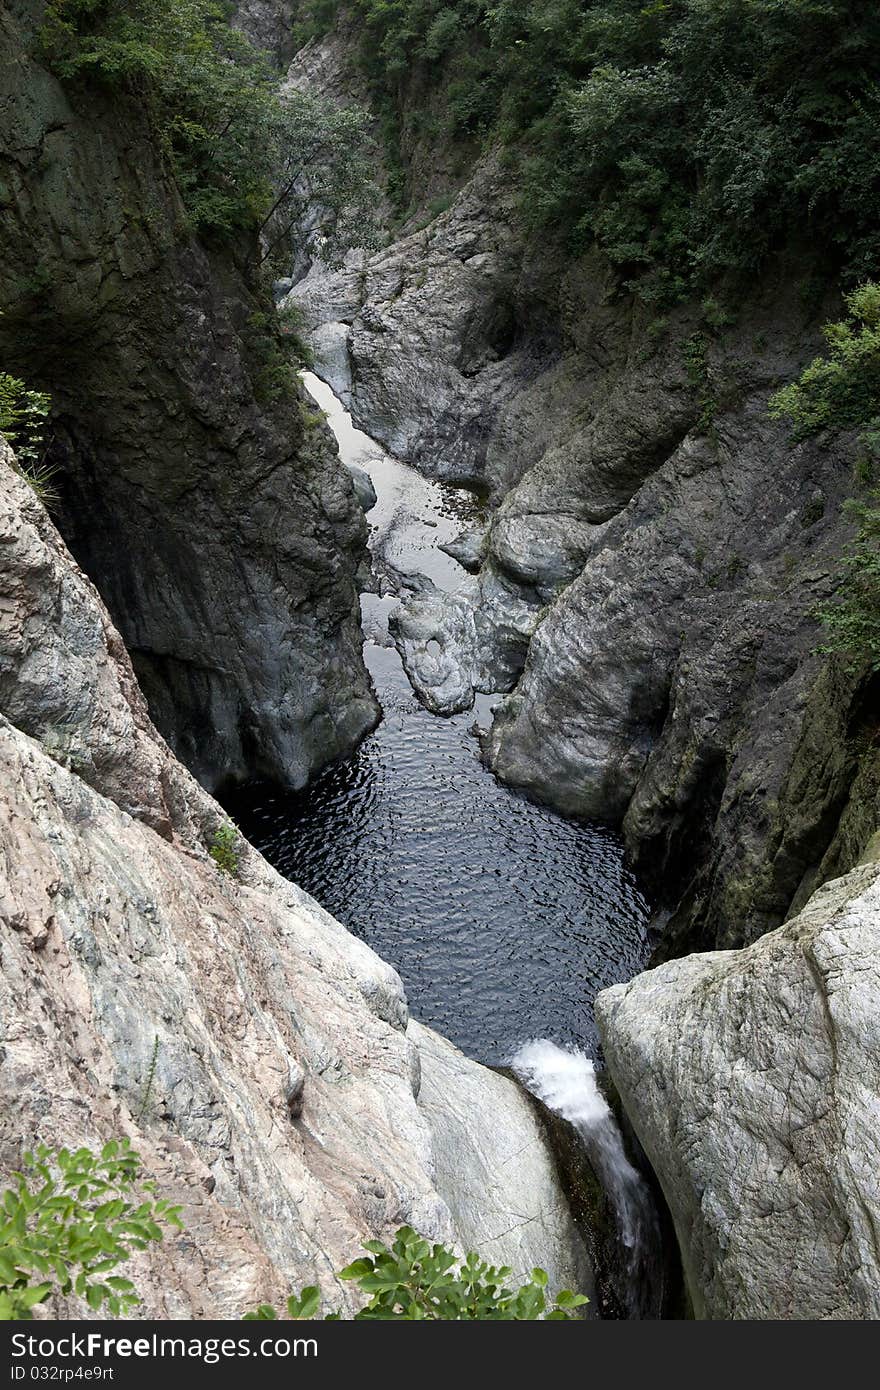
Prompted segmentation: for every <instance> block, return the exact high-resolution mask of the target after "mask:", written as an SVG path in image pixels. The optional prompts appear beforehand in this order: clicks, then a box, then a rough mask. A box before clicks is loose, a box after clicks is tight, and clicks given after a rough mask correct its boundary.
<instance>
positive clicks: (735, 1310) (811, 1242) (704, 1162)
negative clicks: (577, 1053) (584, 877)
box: [596, 862, 880, 1319]
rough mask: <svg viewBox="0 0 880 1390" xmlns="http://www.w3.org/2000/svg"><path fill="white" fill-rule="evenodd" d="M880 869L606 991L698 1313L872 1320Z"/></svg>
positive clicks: (877, 1271)
mask: <svg viewBox="0 0 880 1390" xmlns="http://www.w3.org/2000/svg"><path fill="white" fill-rule="evenodd" d="M878 960H880V867H878V864H877V863H876V862H875V863H872V864H866V865H863V866H862V867H859V868H856V869H854V870H852V871H851V872H850V873H849V874H848V875H847V876H846V877H844V878H841V879H837V880H834V881H832V882H830V883H828V884H826V885H825V886H824V887H823V888H821V889H820V890H819V891H818V892H817V893H816V894H815V895H814V896H813V897H812V898H811V899H810V901H809V903H808V904H807V906H806V907H805V908H804V910H803V911H802V912H801V914H800V915H799V916H798V917H796V918H794V919H793V920H792V921H790V922H789V923H788V924H787V925H786V926H784V927H780V928H778V929H777V930H776V931H774V932H771V933H769V934H768V935H766V936H764V937H762V939H761V940H760V941H758V942H756V943H755V944H754V945H752V946H750V947H748V948H746V949H744V950H740V951H725V952H717V953H715V954H712V955H692V956H688V957H686V958H685V959H684V960H677V961H673V962H669V963H667V964H666V965H662V966H660V967H658V968H657V969H655V970H650V971H648V972H647V973H646V974H644V975H640V976H638V977H637V978H636V979H635V980H632V981H631V982H630V983H629V984H628V985H615V986H614V987H613V988H611V989H608V990H605V991H604V992H603V993H602V994H600V995H599V998H598V1001H597V1008H596V1016H597V1019H598V1022H599V1027H600V1030H601V1033H602V1039H603V1044H604V1048H605V1054H606V1058H607V1061H608V1065H609V1068H610V1070H611V1073H612V1076H613V1078H614V1081H615V1083H616V1084H617V1086H618V1088H619V1090H620V1093H621V1096H622V1099H623V1102H624V1105H625V1107H626V1110H627V1114H628V1115H629V1116H630V1118H631V1120H632V1122H633V1124H634V1126H635V1129H636V1132H637V1134H638V1136H639V1139H640V1140H641V1142H642V1144H643V1145H644V1148H645V1150H646V1152H647V1154H648V1157H649V1159H650V1161H651V1163H652V1165H653V1167H654V1170H655V1172H656V1173H657V1175H658V1177H659V1178H660V1181H661V1183H662V1185H663V1190H664V1192H665V1194H666V1199H667V1202H668V1204H669V1208H670V1211H671V1212H672V1216H673V1219H674V1221H675V1226H676V1230H677V1232H678V1238H679V1242H680V1245H681V1250H682V1256H683V1262H684V1269H685V1275H686V1278H687V1282H688V1287H689V1290H690V1293H691V1297H692V1299H693V1303H694V1308H695V1310H696V1313H697V1316H699V1317H706V1318H725V1319H726V1318H773V1319H791V1318H807V1319H824V1318H877V1317H878V1316H880V1258H878V1244H877V1222H878V1219H880V1139H878V1135H880V1127H878V1112H877V1096H878V1093H880V1070H878V1061H877V1059H878V1057H880V968H878Z"/></svg>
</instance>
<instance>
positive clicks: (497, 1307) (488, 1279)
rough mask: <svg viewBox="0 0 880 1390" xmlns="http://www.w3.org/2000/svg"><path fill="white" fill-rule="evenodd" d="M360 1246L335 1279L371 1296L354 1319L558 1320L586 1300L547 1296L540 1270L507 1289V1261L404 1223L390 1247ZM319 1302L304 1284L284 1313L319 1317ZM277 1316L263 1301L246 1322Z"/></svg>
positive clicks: (566, 1292)
mask: <svg viewBox="0 0 880 1390" xmlns="http://www.w3.org/2000/svg"><path fill="white" fill-rule="evenodd" d="M364 1248H365V1249H366V1250H367V1251H368V1252H369V1255H370V1257H371V1258H363V1259H359V1260H355V1261H354V1262H353V1263H352V1264H350V1265H347V1266H346V1267H345V1269H342V1270H340V1272H339V1278H340V1279H346V1280H349V1281H351V1282H353V1283H355V1284H356V1285H357V1287H358V1288H359V1289H361V1290H362V1291H363V1293H365V1294H367V1295H369V1299H368V1302H367V1303H366V1304H365V1306H364V1307H363V1308H361V1309H360V1310H359V1312H357V1313H356V1314H355V1317H354V1320H355V1321H358V1322H367V1321H369V1322H375V1321H389V1320H395V1321H409V1322H413V1321H446V1322H463V1321H471V1320H479V1321H496V1322H497V1321H507V1322H536V1321H548V1322H560V1321H565V1320H568V1319H569V1318H571V1317H573V1316H575V1315H576V1313H577V1310H578V1309H579V1308H581V1307H583V1305H584V1304H586V1303H587V1302H588V1301H589V1300H588V1299H586V1298H584V1296H583V1295H582V1294H575V1293H571V1292H570V1291H569V1290H567V1289H563V1290H561V1291H560V1292H559V1293H557V1294H556V1295H555V1296H553V1295H550V1294H548V1292H547V1275H546V1273H545V1271H544V1270H543V1269H534V1270H532V1277H531V1279H530V1280H529V1282H528V1283H526V1284H523V1285H521V1286H520V1287H519V1288H517V1289H512V1288H509V1287H508V1285H507V1280H508V1279H509V1278H510V1273H511V1271H510V1269H509V1268H508V1267H507V1266H501V1267H500V1268H496V1267H495V1266H492V1265H489V1264H487V1263H486V1261H484V1260H481V1259H480V1257H479V1255H475V1254H473V1253H471V1254H469V1255H466V1256H465V1257H464V1259H459V1257H458V1256H456V1255H455V1254H453V1252H452V1251H451V1250H448V1249H447V1248H446V1247H445V1246H443V1245H432V1244H430V1243H429V1242H428V1241H426V1240H423V1239H422V1237H421V1236H419V1235H417V1233H416V1232H415V1231H414V1230H413V1229H412V1227H410V1226H401V1228H400V1230H399V1231H398V1232H397V1234H396V1236H395V1238H394V1241H393V1243H392V1245H391V1246H390V1248H389V1247H388V1246H387V1245H385V1244H383V1242H382V1241H379V1240H368V1241H365V1242H364ZM319 1307H320V1293H319V1291H318V1289H317V1288H316V1287H315V1286H314V1285H310V1286H309V1287H308V1288H305V1289H303V1291H302V1293H301V1294H300V1295H299V1296H296V1295H293V1296H292V1297H291V1298H290V1299H289V1300H288V1304H287V1312H288V1316H289V1317H290V1318H292V1319H308V1318H314V1317H316V1316H317V1314H318V1311H319ZM277 1316H278V1314H277V1312H276V1311H275V1309H274V1308H273V1307H271V1305H269V1304H262V1305H261V1306H260V1307H259V1308H258V1309H257V1310H256V1312H254V1313H247V1314H246V1315H245V1320H246V1321H252V1320H262V1319H272V1318H277ZM327 1316H328V1317H331V1318H337V1317H338V1314H328V1315H327Z"/></svg>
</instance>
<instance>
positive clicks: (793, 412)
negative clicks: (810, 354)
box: [769, 280, 880, 439]
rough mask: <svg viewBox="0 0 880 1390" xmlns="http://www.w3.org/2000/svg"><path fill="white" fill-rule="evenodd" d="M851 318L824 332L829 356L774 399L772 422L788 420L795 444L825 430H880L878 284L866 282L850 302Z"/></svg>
mask: <svg viewBox="0 0 880 1390" xmlns="http://www.w3.org/2000/svg"><path fill="white" fill-rule="evenodd" d="M846 307H847V309H848V311H849V317H848V318H847V319H844V320H842V321H841V322H838V323H827V324H826V325H825V328H824V330H823V331H824V334H825V338H826V340H827V342H828V347H829V352H828V353H827V355H826V356H824V357H816V358H814V359H813V361H812V362H811V363H810V364H809V366H808V367H805V368H804V370H803V371H802V372H801V374H800V376H799V377H798V379H797V381H792V382H789V384H788V385H787V386H783V388H782V389H781V390H780V391H777V392H776V393H775V395H773V396H771V398H770V405H769V409H770V414H771V415H772V416H773V418H774V419H777V420H778V419H782V418H788V419H789V420H790V421H791V424H792V433H793V436H794V438H795V439H806V438H807V437H808V436H810V435H814V434H818V433H819V432H820V431H821V430H825V429H836V430H842V429H855V428H859V427H862V428H864V429H865V430H866V431H867V436H866V438H869V437H870V436H872V435H873V436H876V431H877V429H878V427H880V284H877V283H875V282H874V281H870V280H869V281H866V282H865V284H863V285H859V287H858V288H857V289H855V290H853V291H852V292H851V293H850V294H848V295H847V296H846Z"/></svg>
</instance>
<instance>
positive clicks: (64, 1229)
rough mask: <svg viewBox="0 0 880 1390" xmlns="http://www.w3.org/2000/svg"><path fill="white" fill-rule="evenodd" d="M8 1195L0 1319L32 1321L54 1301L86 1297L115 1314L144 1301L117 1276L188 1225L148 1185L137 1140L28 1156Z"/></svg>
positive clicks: (1, 1231)
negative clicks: (96, 1149) (136, 1253)
mask: <svg viewBox="0 0 880 1390" xmlns="http://www.w3.org/2000/svg"><path fill="white" fill-rule="evenodd" d="M12 1176H13V1185H12V1186H11V1187H9V1188H7V1189H6V1191H5V1192H4V1193H3V1194H2V1196H0V1321H10V1320H12V1319H19V1320H21V1319H28V1318H31V1317H33V1309H34V1308H35V1307H36V1306H37V1304H40V1303H44V1302H45V1301H46V1299H47V1298H48V1297H49V1295H50V1294H52V1293H61V1294H63V1295H68V1294H76V1295H77V1296H78V1297H80V1298H84V1299H85V1300H86V1302H87V1303H88V1305H89V1307H90V1308H93V1309H96V1310H97V1309H104V1310H106V1312H107V1313H109V1314H111V1315H112V1316H116V1315H117V1314H119V1313H125V1312H128V1311H130V1310H131V1309H132V1308H133V1307H135V1306H136V1304H137V1303H139V1302H140V1300H139V1298H138V1296H137V1293H136V1292H135V1288H134V1285H133V1284H132V1282H131V1280H130V1279H124V1278H122V1277H121V1276H119V1275H115V1274H113V1273H112V1272H111V1271H112V1270H114V1269H115V1268H116V1266H117V1265H118V1264H119V1263H120V1262H121V1261H122V1260H127V1259H128V1258H129V1255H130V1253H131V1251H132V1250H145V1249H146V1248H147V1246H148V1245H149V1244H150V1243H151V1242H152V1241H156V1240H161V1239H162V1224H166V1225H169V1226H177V1227H179V1226H180V1224H181V1223H180V1215H179V1212H180V1208H179V1207H175V1206H172V1205H171V1203H170V1202H167V1201H165V1200H164V1199H161V1198H157V1197H156V1195H155V1188H154V1186H153V1184H152V1183H151V1182H148V1181H140V1158H139V1156H138V1154H136V1153H135V1151H134V1150H133V1149H132V1147H131V1145H130V1143H129V1141H128V1140H127V1139H120V1140H111V1141H110V1142H109V1143H107V1144H105V1145H104V1147H103V1149H102V1150H101V1152H100V1154H94V1153H92V1151H91V1149H86V1148H81V1149H76V1150H70V1149H60V1150H59V1152H58V1153H52V1152H51V1151H50V1150H49V1149H48V1148H46V1147H45V1145H40V1147H38V1148H37V1149H36V1151H35V1152H33V1153H26V1154H25V1155H24V1160H23V1163H22V1168H21V1171H20V1172H18V1173H13V1175H12Z"/></svg>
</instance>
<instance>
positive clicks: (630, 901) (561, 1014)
mask: <svg viewBox="0 0 880 1390" xmlns="http://www.w3.org/2000/svg"><path fill="white" fill-rule="evenodd" d="M310 389H313V391H314V394H315V395H316V398H317V399H318V400H319V403H320V404H321V405H322V406H324V407H325V408H328V409H329V411H330V412H331V413H330V420H331V424H333V425H334V428H335V429H336V431H337V438H339V440H340V444H341V450H342V454H343V458H345V459H346V461H349V462H351V461H356V462H357V463H358V464H359V465H360V466H361V467H366V468H367V470H368V471H369V472H370V474H371V477H372V478H373V482H374V485H375V486H376V489H377V492H378V493H379V503H378V506H377V507H376V508H375V509H374V511H373V512H371V513H369V514H368V519H369V520H370V521H371V523H373V527H374V531H373V538H372V549H373V554H374V567H375V569H376V572H377V574H378V575H380V576H381V577H382V579H383V583H382V587H383V588H384V589H386V590H389V589H390V590H391V591H390V592H388V593H386V596H385V597H384V598H379V597H377V596H375V595H366V596H365V598H364V610H365V611H364V618H365V624H364V625H365V634H366V636H367V641H366V644H365V648H364V653H365V656H366V659H367V664H368V666H369V668H370V670H371V673H372V675H373V680H374V682H375V685H376V690H377V692H378V695H379V699H380V701H381V703H382V707H383V710H384V718H383V720H382V723H381V724H380V726H379V728H378V729H377V731H376V733H375V734H373V736H372V737H371V738H369V739H368V740H367V741H366V742H365V743H364V744H363V745H362V746H361V748H360V749H359V750H358V752H357V753H356V754H355V755H354V757H352V758H351V759H350V760H349V761H348V762H346V763H345V764H342V765H339V766H336V767H332V768H330V769H328V770H327V771H325V772H324V773H323V774H322V775H321V776H320V777H318V778H317V779H316V780H315V781H314V782H313V783H312V785H311V786H309V787H308V788H307V789H306V790H305V791H303V792H299V793H296V794H293V795H291V794H289V793H282V792H279V791H277V790H275V789H273V788H270V787H266V786H253V787H250V788H247V789H245V791H243V792H241V793H239V795H238V797H237V799H236V801H235V804H234V805H230V810H231V811H232V813H233V815H234V816H235V817H236V819H237V821H238V823H239V825H240V826H241V828H242V830H243V831H244V833H245V834H246V835H247V836H248V838H249V839H250V840H252V842H253V843H254V844H255V845H256V846H257V847H258V848H259V849H261V850H262V851H263V853H264V854H265V855H266V857H267V858H268V859H269V860H270V861H271V862H272V863H273V864H274V865H275V867H276V868H278V869H279V870H280V871H281V872H282V873H284V874H286V875H287V876H288V877H290V878H292V879H295V880H296V882H297V883H299V884H300V885H301V886H302V887H303V888H305V889H306V890H307V891H308V892H310V893H312V894H313V895H314V897H316V898H317V899H318V901H319V902H321V903H322V904H323V906H324V907H325V908H327V909H328V911H330V912H332V913H333V915H334V916H336V917H338V918H339V919H340V920H341V921H343V922H344V923H345V924H346V925H347V926H348V927H350V928H351V930H352V931H353V932H355V933H356V934H357V935H358V936H360V937H362V938H363V939H364V940H365V941H367V942H369V944H370V945H371V946H373V947H374V948H375V949H376V950H377V951H378V952H379V954H380V955H381V956H383V957H384V958H385V959H386V960H388V961H390V962H391V963H392V964H393V965H395V966H396V967H397V969H398V970H399V971H400V973H401V975H402V976H403V980H404V983H405V985H406V989H407V994H408V997H409V1001H410V1008H411V1011H412V1013H413V1014H414V1015H415V1016H416V1017H418V1018H420V1019H421V1020H422V1021H423V1022H425V1023H429V1024H431V1025H433V1026H434V1027H436V1028H438V1029H439V1030H440V1031H441V1032H443V1033H445V1034H446V1035H447V1036H448V1037H450V1038H452V1040H453V1041H454V1042H456V1043H458V1045H459V1046H460V1047H462V1048H463V1049H464V1050H465V1051H466V1052H468V1053H470V1054H471V1055H472V1056H474V1057H478V1058H480V1059H481V1060H483V1061H488V1062H502V1061H506V1060H508V1059H509V1058H510V1056H511V1055H512V1053H513V1052H514V1051H515V1049H516V1047H517V1045H518V1044H520V1043H522V1042H523V1041H525V1040H526V1039H528V1038H534V1037H548V1038H555V1039H556V1040H557V1041H558V1042H561V1043H575V1044H579V1045H581V1046H585V1047H586V1048H587V1049H589V1050H594V1048H595V1044H596V1038H595V1031H594V1026H593V1022H592V1001H593V999H594V997H595V994H596V993H597V991H598V990H599V989H601V988H603V987H604V986H605V985H607V984H611V983H613V982H615V981H618V980H625V979H628V978H629V977H630V976H631V975H633V974H634V973H636V971H638V970H639V969H641V968H642V965H643V964H644V960H645V955H646V932H645V921H646V917H647V909H646V904H645V902H644V900H643V899H642V897H641V895H640V894H639V892H638V889H637V887H636V884H635V882H634V880H633V878H632V876H631V875H630V874H629V872H628V871H627V870H626V869H625V868H624V865H623V854H622V848H621V844H620V841H619V839H618V837H617V836H616V835H615V834H614V833H613V832H611V831H609V830H607V829H606V828H604V827H602V826H591V825H583V824H578V823H576V822H573V821H567V820H564V819H562V818H561V817H559V816H557V815H555V814H553V812H551V811H548V810H546V809H544V808H542V807H540V806H535V805H533V804H531V803H530V802H528V801H525V800H523V799H522V798H521V797H519V796H516V795H515V794H513V793H512V792H510V791H508V790H507V789H506V788H504V787H503V786H501V785H500V784H499V783H498V782H496V781H495V779H494V777H493V776H492V775H491V773H489V772H487V771H486V770H485V768H483V767H482V765H481V764H480V762H479V760H478V756H477V754H478V745H477V741H476V738H475V737H474V735H473V733H472V732H471V729H472V726H473V724H474V720H475V718H480V719H482V720H483V721H485V720H486V719H487V718H488V705H489V704H490V703H491V701H490V700H486V699H485V697H484V702H483V705H482V708H480V709H478V710H477V711H471V712H470V713H467V714H462V715H458V716H456V717H455V718H452V719H440V718H437V717H436V716H434V715H432V714H430V713H429V712H428V711H427V710H425V709H424V708H423V707H422V706H421V705H419V703H418V701H417V700H416V698H415V696H414V695H413V693H412V690H411V689H410V686H409V683H408V682H407V680H406V677H405V675H404V673H403V670H402V667H401V663H400V660H399V658H398V656H397V653H396V651H394V649H393V647H389V646H388V645H386V644H387V643H388V637H387V611H388V608H389V607H390V606H391V605H393V603H394V602H395V599H394V595H393V587H394V582H395V576H396V577H397V580H398V581H401V580H403V582H405V575H406V574H407V573H412V571H413V570H414V569H416V570H418V571H420V572H421V573H428V572H430V573H431V577H432V578H433V579H434V581H435V582H437V583H440V582H442V583H443V586H444V587H451V586H453V585H454V583H455V572H456V571H457V566H455V564H454V562H452V561H450V560H448V557H445V556H442V554H441V553H439V552H437V551H436V541H437V539H440V538H443V539H449V538H451V536H452V535H453V534H455V532H456V531H458V530H460V529H461V528H462V525H463V524H467V522H468V521H469V520H470V521H473V520H477V519H479V518H478V513H479V504H478V503H477V502H476V500H475V499H470V498H468V496H467V494H461V493H458V492H457V491H455V490H452V489H448V488H442V487H441V486H440V485H438V484H435V483H428V482H426V481H425V480H424V479H422V478H420V477H419V475H418V474H413V472H412V470H411V469H406V468H404V466H403V465H401V464H398V463H396V461H394V460H390V459H388V458H386V457H385V456H383V455H382V453H381V450H380V449H379V447H378V446H377V445H375V444H374V443H373V442H372V441H370V440H368V439H366V437H365V436H364V435H359V434H358V433H357V432H356V431H352V429H351V426H350V422H349V421H348V420H347V417H344V416H343V415H342V412H341V408H339V407H338V406H337V405H336V404H335V403H334V400H333V397H332V395H331V394H330V393H329V391H328V388H326V387H322V386H321V384H320V383H315V382H314V380H312V381H311V382H310Z"/></svg>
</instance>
